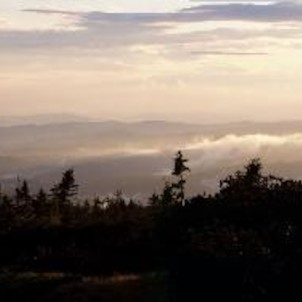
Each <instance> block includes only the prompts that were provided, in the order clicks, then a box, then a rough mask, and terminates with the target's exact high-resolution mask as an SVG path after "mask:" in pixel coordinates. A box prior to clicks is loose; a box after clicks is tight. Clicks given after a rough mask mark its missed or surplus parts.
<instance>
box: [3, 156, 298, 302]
mask: <svg viewBox="0 0 302 302" xmlns="http://www.w3.org/2000/svg"><path fill="white" fill-rule="evenodd" d="M186 162H187V160H186V159H184V158H183V155H182V153H181V152H178V153H177V155H176V157H175V159H174V169H173V171H172V175H171V181H170V182H169V183H166V184H165V186H164V188H163V190H162V193H160V194H158V195H157V194H154V195H153V196H152V197H151V198H150V202H149V204H148V205H142V204H140V203H137V202H134V201H131V200H130V201H129V200H125V198H123V195H122V194H121V193H120V192H118V193H117V194H116V195H115V196H113V197H110V198H105V199H99V198H95V199H94V200H87V201H79V200H78V199H77V197H76V194H77V189H78V186H77V184H76V182H75V179H74V175H73V170H67V171H66V172H64V174H63V177H62V179H61V181H60V182H58V183H57V184H56V185H54V186H53V188H52V189H51V190H50V192H44V191H43V190H42V189H41V190H40V192H39V193H38V194H31V192H30V188H29V187H28V184H27V182H26V181H24V182H21V183H20V185H19V186H18V187H17V188H16V192H15V195H14V196H8V195H6V194H5V193H4V192H1V194H0V245H1V246H0V268H1V271H0V300H1V301H24V302H25V301H32V302H35V301H117V302H120V301H132V302H135V301H140V302H144V301H146V302H147V301H148V302H149V301H150V302H151V301H159V302H161V301H163V302H165V301H201V300H205V301H215V300H218V299H219V300H220V299H224V300H225V299H232V301H273V300H276V299H281V300H284V301H285V300H286V301H296V300H297V301H298V300H299V301H301V299H302V183H301V182H300V181H296V180H285V179H282V178H277V177H274V176H266V175H263V174H262V166H261V163H260V161H259V160H252V161H250V162H249V163H248V164H247V165H246V167H244V169H243V170H242V171H237V172H236V173H235V174H234V175H230V176H229V177H227V178H226V179H224V180H222V181H221V182H220V190H219V192H218V193H217V194H215V195H214V196H211V195H206V194H203V195H197V196H194V197H191V198H186V197H185V183H186V174H187V173H189V172H190V171H189V168H188V167H187V163H186Z"/></svg>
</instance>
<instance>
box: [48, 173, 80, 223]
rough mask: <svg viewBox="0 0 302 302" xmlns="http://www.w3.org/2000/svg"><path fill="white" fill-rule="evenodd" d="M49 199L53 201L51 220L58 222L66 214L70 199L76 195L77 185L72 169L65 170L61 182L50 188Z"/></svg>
mask: <svg viewBox="0 0 302 302" xmlns="http://www.w3.org/2000/svg"><path fill="white" fill-rule="evenodd" d="M50 191H51V199H52V201H53V220H54V222H60V220H61V215H62V214H64V213H63V211H64V212H65V214H68V213H67V211H68V207H69V205H70V202H71V198H72V197H74V196H76V195H77V193H78V184H76V182H75V178H74V171H73V169H68V170H66V171H65V172H64V173H63V175H62V179H61V181H60V182H59V183H58V184H56V185H55V186H54V187H53V188H51V190H50Z"/></svg>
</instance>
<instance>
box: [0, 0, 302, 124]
mask: <svg viewBox="0 0 302 302" xmlns="http://www.w3.org/2000/svg"><path fill="white" fill-rule="evenodd" d="M0 66H1V68H0V106H1V111H0V115H28V114H38V113H56V112H60V113H62V112H72V113H76V114H80V115H87V116H92V117H98V118H102V119H127V120H131V119H169V120H186V121H194V122H198V121H199V122H221V121H230V120H233V121H238V120H280V119H283V120H284V119H301V112H302V3H301V2H300V1H291V2H289V1H283V2H277V1H261V0H258V1H244V0H243V1H239V0H237V1H215V0H212V1H189V0H169V1H162V0H103V1H101V0H51V1H50V0H49V1H41V0H23V1H21V0H10V1H7V0H0Z"/></svg>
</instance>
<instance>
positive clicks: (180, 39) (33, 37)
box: [0, 1, 302, 55]
mask: <svg viewBox="0 0 302 302" xmlns="http://www.w3.org/2000/svg"><path fill="white" fill-rule="evenodd" d="M27 11H28V12H36V13H41V14H42V13H43V14H62V15H66V16H68V15H73V16H77V18H76V19H77V24H76V25H77V26H78V27H79V28H81V30H75V31H49V30H48V31H26V32H24V31H1V32H0V48H2V49H11V48H16V49H35V48H50V49H52V48H60V47H61V48H64V47H80V48H93V49H98V50H103V51H106V49H108V48H112V47H117V48H119V47H123V48H124V47H127V46H130V45H135V44H145V45H149V44H150V45H152V44H161V45H174V44H175V45H177V44H179V43H194V42H201V41H212V40H213V41H214V40H216V41H217V40H220V41H222V42H223V41H226V40H229V41H230V40H244V39H251V38H253V37H273V38H301V28H300V27H298V28H286V29H280V28H276V29H271V30H253V28H251V29H240V28H238V29H230V28H224V27H218V28H216V29H211V30H203V31H199V32H195V33H185V34H183V33H173V34H172V33H167V31H166V30H167V29H169V28H170V27H173V24H175V23H183V24H186V23H192V22H203V21H212V20H222V21H223V20H246V21H262V22H264V21H266V22H281V21H285V22H286V21H300V20H301V21H302V4H299V3H288V2H287V3H274V4H268V5H257V4H255V3H254V4H238V3H237V4H236V3H235V4H234V3H233V4H217V3H216V4H215V1H214V4H204V5H199V6H195V7H191V8H189V9H184V10H182V11H179V12H175V13H104V12H89V13H79V12H74V11H70V12H69V11H58V10H41V9H30V10H27ZM301 25H302V24H301ZM209 53H211V54H212V55H215V54H216V55H221V54H222V53H221V52H220V50H219V51H216V49H215V50H214V51H211V50H210V51H209ZM232 53H233V55H235V54H236V55H246V54H245V53H244V54H241V51H238V52H237V51H235V52H232ZM204 54H205V53H204Z"/></svg>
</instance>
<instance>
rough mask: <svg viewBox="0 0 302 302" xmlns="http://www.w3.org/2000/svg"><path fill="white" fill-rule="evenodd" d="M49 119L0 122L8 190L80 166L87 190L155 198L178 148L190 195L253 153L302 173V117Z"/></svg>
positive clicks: (273, 166) (277, 167)
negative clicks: (266, 119)
mask: <svg viewBox="0 0 302 302" xmlns="http://www.w3.org/2000/svg"><path fill="white" fill-rule="evenodd" d="M42 119H43V118H42V116H39V117H38V118H37V117H36V118H34V119H30V118H28V119H26V120H23V122H24V123H25V124H20V123H19V124H14V125H6V126H2V127H1V126H0V142H1V144H0V183H3V184H4V185H5V187H6V188H13V187H14V185H15V182H16V178H17V176H20V177H21V178H22V177H25V178H27V179H29V181H30V183H31V184H32V186H33V187H34V188H35V189H37V188H38V187H39V186H40V185H41V186H45V187H47V186H48V185H49V184H51V183H52V181H54V180H56V179H58V177H59V176H60V173H61V172H62V171H63V170H64V169H66V168H69V167H74V168H75V173H76V176H78V177H79V183H80V184H81V193H82V195H85V196H87V195H90V196H91V195H94V194H106V193H108V192H112V191H115V190H116V189H123V190H124V191H125V192H126V193H129V194H136V193H139V194H146V195H148V194H150V193H151V192H152V191H153V190H154V189H155V188H159V187H160V186H161V185H162V183H163V182H164V179H165V177H166V175H168V174H169V169H171V162H172V157H173V156H174V154H175V151H176V150H178V149H182V150H183V151H184V152H185V155H186V156H187V157H188V158H189V159H190V161H189V163H190V164H191V166H192V175H191V178H190V181H189V190H190V191H191V192H200V191H201V190H206V191H211V190H213V189H215V186H217V181H218V179H219V178H221V177H223V176H224V175H226V174H227V173H229V172H232V171H233V170H234V169H236V168H237V167H238V168H239V167H240V166H242V164H244V162H245V161H246V160H248V159H250V158H251V157H254V156H257V157H258V156H259V157H261V158H264V160H266V162H267V163H268V165H267V166H268V167H269V169H270V170H271V171H273V172H274V173H275V174H278V171H280V174H281V175H284V176H287V175H288V176H290V177H296V178H299V177H300V176H301V177H302V155H301V156H300V153H301V152H300V150H301V149H302V121H283V122H274V123H272V122H270V123H264V122H262V123H260V122H237V123H227V124H212V125H209V124H193V123H192V124H190V123H182V122H168V121H160V120H159V121H137V122H122V121H112V120H111V121H94V120H90V119H88V120H86V119H85V118H77V117H75V116H71V117H69V119H67V118H65V115H61V116H60V118H59V117H56V118H53V119H51V116H48V118H47V119H45V120H44V123H42ZM2 121H3V120H2ZM39 121H40V123H39ZM49 121H50V122H49ZM0 124H1V122H0ZM300 171H301V172H300ZM200 187H201V188H202V189H201V188H200Z"/></svg>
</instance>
